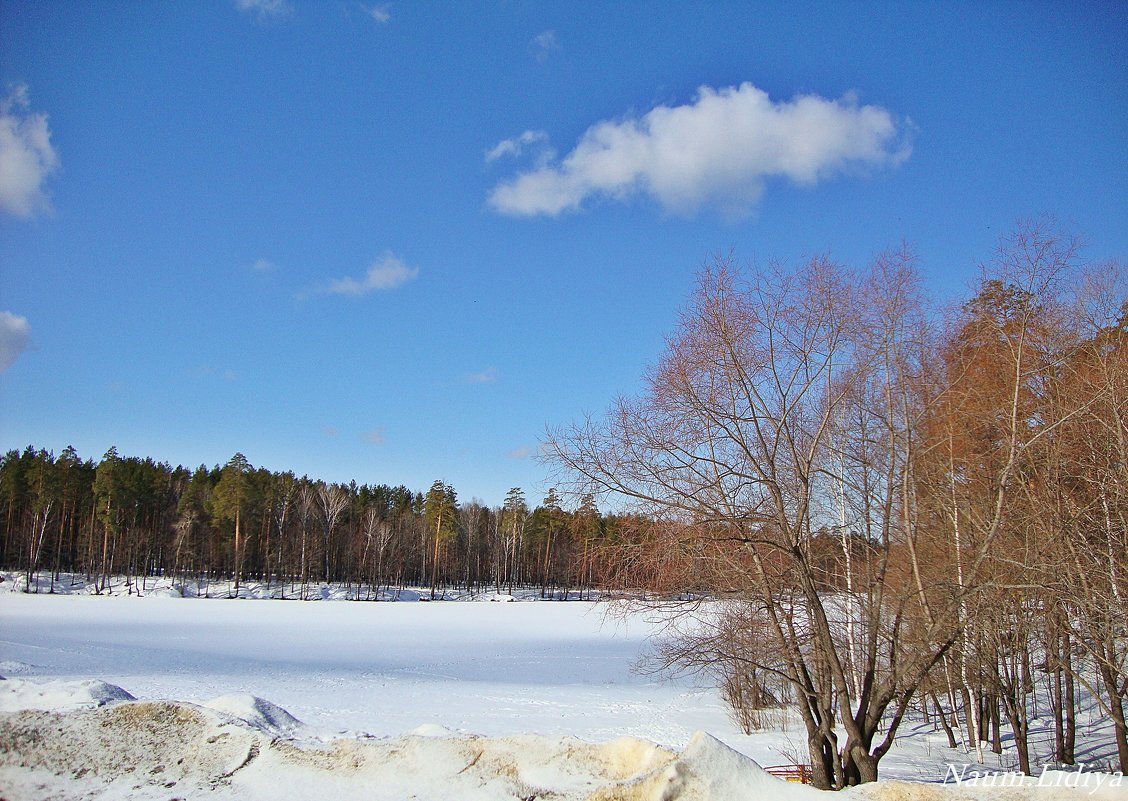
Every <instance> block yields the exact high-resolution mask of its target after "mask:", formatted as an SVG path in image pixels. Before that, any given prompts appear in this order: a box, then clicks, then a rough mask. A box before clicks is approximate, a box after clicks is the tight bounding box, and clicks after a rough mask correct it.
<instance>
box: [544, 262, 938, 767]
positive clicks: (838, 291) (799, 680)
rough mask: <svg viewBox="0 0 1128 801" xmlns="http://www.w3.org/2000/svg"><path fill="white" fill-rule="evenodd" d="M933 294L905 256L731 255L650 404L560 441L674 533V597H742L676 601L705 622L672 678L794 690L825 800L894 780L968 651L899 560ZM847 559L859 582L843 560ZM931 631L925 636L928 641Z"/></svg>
mask: <svg viewBox="0 0 1128 801" xmlns="http://www.w3.org/2000/svg"><path fill="white" fill-rule="evenodd" d="M918 291H919V290H918V288H917V280H916V277H915V273H914V270H913V267H912V256H911V254H910V253H909V252H908V251H907V250H906V249H902V250H901V251H898V252H895V253H890V254H886V255H885V256H883V257H882V258H881V259H879V260H878V261H877V262H875V264H874V265H873V268H872V270H871V271H870V272H869V274H868V275H866V276H858V275H856V274H854V273H852V272H851V271H849V270H847V269H846V268H844V267H842V266H841V265H838V264H834V263H832V262H830V261H829V260H827V259H824V258H818V259H814V260H812V261H811V262H810V263H808V264H806V265H804V266H803V267H802V268H801V269H799V270H795V271H787V270H784V269H782V268H781V267H779V266H775V265H773V267H772V268H771V269H770V270H768V271H765V272H762V273H759V274H753V275H751V276H745V275H744V274H742V273H741V272H740V271H739V270H737V269H736V268H735V267H734V266H733V265H732V264H731V262H730V261H728V260H723V259H719V260H717V261H716V263H715V264H714V265H713V266H712V267H711V268H709V269H706V270H705V271H704V272H703V273H702V275H701V277H700V283H699V287H698V290H697V292H696V295H695V297H694V299H693V302H692V304H691V305H690V307H689V308H688V310H687V311H686V312H685V313H684V314H683V315H682V318H681V321H680V324H679V326H678V330H677V331H676V333H675V334H674V335H673V336H672V337H671V338H670V340H669V344H668V349H667V352H666V353H665V355H664V356H663V357H662V359H661V360H660V362H659V363H658V365H657V366H656V367H655V368H654V369H653V370H652V371H651V372H650V374H649V375H648V376H647V389H646V391H645V393H644V394H643V395H642V396H641V397H640V398H637V399H626V398H624V399H620V400H619V401H618V402H617V403H616V404H615V406H614V407H613V408H612V409H611V411H610V413H609V414H608V416H607V417H606V418H605V419H603V420H599V421H593V420H588V421H586V422H584V423H582V424H578V425H574V426H572V427H571V428H568V429H564V430H560V431H556V432H550V436H549V443H548V448H549V452H550V456H551V458H552V459H553V460H554V461H555V462H556V463H557V464H558V465H560V466H561V467H562V468H563V474H564V476H563V477H567V478H569V479H570V481H571V484H570V486H571V488H572V489H573V490H574V491H575V492H578V493H583V492H587V491H599V492H603V493H611V494H613V495H617V496H618V497H619V499H620V500H619V502H620V503H631V504H633V505H634V506H635V508H636V509H637V510H638V511H640V512H643V513H645V514H646V515H647V516H649V517H652V518H655V519H657V520H659V521H660V525H659V527H658V528H657V529H656V533H655V535H654V536H655V537H656V540H655V542H654V543H653V547H651V548H649V553H650V554H651V558H652V559H662V560H663V561H664V562H665V566H664V567H663V569H662V570H661V571H659V572H657V573H655V574H654V575H657V576H659V581H658V586H659V588H660V589H662V590H663V591H665V593H666V594H667V597H669V596H670V595H672V594H674V593H680V594H681V595H682V596H684V595H685V594H687V593H688V594H693V593H701V592H702V591H704V592H707V593H708V594H709V595H710V597H712V598H720V599H724V603H722V604H719V605H711V606H709V607H708V612H707V613H702V612H701V608H702V607H701V603H700V602H699V601H694V602H692V603H691V604H690V605H688V606H687V605H686V604H684V603H682V604H679V605H678V607H677V608H676V609H675V613H676V616H675V618H674V620H683V621H684V620H687V619H690V618H687V617H686V616H687V615H691V616H692V618H691V619H692V620H693V622H694V625H693V626H689V627H683V628H680V629H679V630H678V634H679V636H677V637H675V638H674V640H673V645H672V646H671V648H670V649H669V650H668V651H667V652H666V654H667V657H668V658H669V660H670V662H671V663H673V664H686V663H687V662H688V663H689V664H690V666H691V667H692V666H694V665H699V664H700V662H699V661H698V659H697V657H694V658H692V659H688V658H687V657H688V656H689V655H690V654H694V653H701V652H705V653H710V654H712V655H713V657H714V659H713V662H714V663H716V662H720V663H725V662H728V663H730V664H732V665H737V666H740V668H741V670H743V671H745V673H747V672H748V671H752V670H755V671H756V672H757V673H758V674H762V675H765V676H772V677H775V678H777V679H779V680H780V681H782V682H783V684H784V685H785V686H786V687H787V688H788V690H789V692H790V694H791V695H792V697H793V698H794V699H795V701H796V703H797V704H798V709H799V712H800V715H801V716H802V718H803V721H804V724H805V726H806V730H807V744H808V750H809V752H810V756H811V761H812V763H813V767H814V776H815V783H816V785H818V786H820V787H824V788H831V787H843V786H846V785H849V784H856V783H859V782H863V781H872V780H874V779H875V778H876V777H877V767H878V762H879V761H880V759H881V758H882V756H884V754H885V753H886V752H887V751H888V750H889V747H890V746H891V745H892V742H893V738H894V736H895V735H896V732H897V728H898V725H899V723H900V720H901V717H902V716H903V714H904V713H905V711H906V709H907V707H908V704H909V701H910V699H911V697H912V693H913V690H914V689H915V688H916V686H917V685H918V684H919V683H920V681H921V680H922V679H923V677H924V676H925V675H926V674H927V672H928V670H929V669H930V668H931V667H932V665H933V664H935V663H936V662H937V661H938V660H939V659H940V658H941V656H942V655H943V654H944V652H945V650H946V649H947V648H948V647H949V646H950V644H951V642H952V639H953V637H954V630H955V629H954V625H953V619H952V615H951V613H950V610H949V609H947V608H941V607H942V603H943V602H942V601H941V599H940V598H939V597H938V596H939V593H937V592H936V591H935V590H934V588H932V587H930V586H926V585H925V584H923V583H919V584H918V585H917V590H916V592H910V593H905V592H904V591H903V587H904V586H905V584H907V583H911V576H910V575H909V573H908V572H907V569H906V568H903V567H902V566H901V563H900V562H899V561H898V560H896V559H895V557H896V556H898V555H899V554H900V553H901V552H902V551H903V550H904V548H905V543H906V540H907V539H908V540H911V539H912V538H913V537H914V536H915V534H914V533H913V531H912V525H911V523H906V520H905V513H906V501H905V494H906V491H907V487H908V486H909V484H910V482H909V480H908V473H909V468H910V464H911V461H912V459H911V455H912V449H913V429H914V425H915V423H916V421H917V419H918V418H919V416H920V415H921V413H922V404H923V402H924V400H926V399H922V396H921V393H920V390H919V387H918V386H917V384H916V378H917V376H918V374H919V373H920V372H921V370H922V364H923V363H924V362H925V361H926V360H927V358H928V355H929V354H928V353H927V350H926V348H927V344H928V342H929V338H928V336H927V332H926V330H925V328H924V320H923V318H922V316H921V314H920V304H919V300H918ZM843 548H844V549H845V554H846V555H849V557H850V558H849V560H848V566H846V565H845V562H846V561H847V560H842V561H840V560H838V559H837V558H836V557H833V556H832V555H833V554H835V553H837V554H839V555H840V556H841V555H843ZM643 561H646V560H645V558H644V560H643ZM844 566H845V567H846V573H845V575H842V569H843V567H844ZM934 596H937V597H934ZM914 618H919V619H921V620H924V621H926V622H925V623H924V624H923V625H922V626H918V627H917V628H915V629H913V630H912V639H911V640H910V629H909V627H908V625H907V624H908V622H909V621H910V620H912V619H914ZM847 621H849V625H845V624H846V622H847ZM844 631H845V632H846V633H847V634H846V636H845V637H844V636H843V632H844ZM753 632H755V633H754V635H753ZM753 645H754V647H753ZM730 672H731V671H730ZM882 727H884V736H882V737H880V738H879V737H878V734H879V730H880V729H881V728H882ZM840 732H844V733H845V742H840V740H839V734H840Z"/></svg>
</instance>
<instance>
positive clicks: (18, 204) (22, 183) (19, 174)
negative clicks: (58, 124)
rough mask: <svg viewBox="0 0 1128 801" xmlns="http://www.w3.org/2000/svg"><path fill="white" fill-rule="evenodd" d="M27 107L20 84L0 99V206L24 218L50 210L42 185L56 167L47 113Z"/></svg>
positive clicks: (56, 159)
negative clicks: (36, 111)
mask: <svg viewBox="0 0 1128 801" xmlns="http://www.w3.org/2000/svg"><path fill="white" fill-rule="evenodd" d="M30 108H31V104H30V102H29V101H28V95H27V86H26V85H24V84H17V85H16V86H14V87H12V88H11V89H10V90H9V92H8V95H7V96H6V97H5V98H4V99H2V100H0V209H2V210H4V211H6V212H8V213H9V214H12V215H15V216H16V217H23V218H25V219H27V218H30V217H34V216H35V215H36V214H40V213H44V212H49V211H50V210H51V203H50V201H49V200H48V199H47V193H46V192H45V191H44V189H43V184H44V183H45V182H46V180H47V177H48V176H49V175H51V173H53V172H55V171H56V170H58V169H59V154H58V153H57V152H56V151H55V148H54V146H52V144H51V129H50V128H49V127H47V115H46V114H42V113H33V112H32V111H31V110H30Z"/></svg>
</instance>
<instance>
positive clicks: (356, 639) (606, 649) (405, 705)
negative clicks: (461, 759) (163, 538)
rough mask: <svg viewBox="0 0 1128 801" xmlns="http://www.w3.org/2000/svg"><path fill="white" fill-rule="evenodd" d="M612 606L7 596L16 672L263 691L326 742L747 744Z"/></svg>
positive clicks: (1, 597)
mask: <svg viewBox="0 0 1128 801" xmlns="http://www.w3.org/2000/svg"><path fill="white" fill-rule="evenodd" d="M606 612H607V607H606V606H603V605H599V604H592V603H586V602H575V601H570V602H567V603H560V602H519V603H466V602H435V603H418V602H399V603H357V602H338V601H317V602H297V601H262V600H227V599H211V600H204V599H191V600H188V599H185V600H181V599H168V598H155V597H151V598H144V599H137V598H130V597H120V596H119V597H92V596H85V595H56V596H46V595H22V594H18V593H0V663H3V664H0V675H8V676H11V677H13V678H16V677H18V678H41V679H87V678H97V679H101V680H103V681H106V682H109V683H111V684H116V685H119V686H121V687H123V688H124V689H126V690H128V691H129V692H130V693H132V694H133V695H135V696H137V697H138V698H144V699H158V698H169V699H180V700H187V701H201V700H205V699H208V698H212V697H215V696H218V695H222V694H226V693H250V694H252V695H257V696H260V697H263V698H267V699H269V700H270V701H273V702H274V703H276V704H278V705H280V706H282V707H284V708H285V709H287V710H289V711H290V712H291V713H292V714H293V715H295V716H296V717H297V718H299V719H300V720H302V721H303V722H305V723H306V724H308V725H309V726H310V727H312V728H313V729H314V730H316V731H318V732H319V733H322V734H326V735H328V734H334V733H339V732H342V731H349V732H368V733H371V734H376V735H393V734H401V733H405V732H409V731H412V730H414V729H416V728H417V727H420V726H425V725H438V726H442V727H445V728H447V729H450V730H452V731H456V732H466V733H477V734H485V735H508V734H515V733H520V732H535V733H539V734H549V735H558V734H571V735H574V736H577V737H580V738H583V739H585V740H590V741H602V740H607V739H610V738H613V737H616V736H620V735H634V736H637V737H642V738H646V739H650V740H654V741H656V742H659V743H663V744H667V745H670V746H674V747H681V746H684V745H685V743H686V742H687V741H688V739H689V737H690V736H691V734H692V733H693V732H694V731H695V730H698V729H703V730H707V731H710V732H712V733H714V734H715V735H717V736H719V737H721V738H722V739H725V740H740V741H743V740H745V738H743V736H741V735H740V734H739V733H738V731H737V729H736V728H735V726H734V725H733V724H732V722H731V721H730V720H729V718H728V715H727V713H726V711H725V708H724V705H723V703H722V702H721V700H720V698H719V696H718V694H717V692H716V691H715V690H713V689H710V688H703V687H700V686H694V683H693V682H692V681H689V680H684V679H683V680H678V681H662V680H660V679H658V678H656V677H653V676H646V675H640V674H638V673H636V672H634V671H633V670H632V667H633V666H634V664H635V663H636V662H637V660H638V659H639V657H640V654H641V653H642V651H643V649H644V648H645V647H646V643H647V637H648V635H650V634H651V633H652V631H653V626H652V625H649V624H648V623H647V622H646V621H645V620H643V619H642V618H640V617H632V618H629V619H627V620H623V619H621V618H609V617H608V616H607V615H606ZM734 744H735V743H734ZM743 745H744V748H742V750H746V751H747V750H748V747H747V746H748V745H749V743H747V742H744V743H743ZM761 757H762V758H768V759H776V760H777V761H778V759H779V755H778V754H775V753H773V754H769V755H763V754H761Z"/></svg>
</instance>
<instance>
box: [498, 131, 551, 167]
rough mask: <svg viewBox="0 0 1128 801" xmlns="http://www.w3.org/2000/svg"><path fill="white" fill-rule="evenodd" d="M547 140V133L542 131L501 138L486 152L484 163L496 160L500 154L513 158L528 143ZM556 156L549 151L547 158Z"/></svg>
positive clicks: (536, 143)
mask: <svg viewBox="0 0 1128 801" xmlns="http://www.w3.org/2000/svg"><path fill="white" fill-rule="evenodd" d="M547 142H548V134H547V133H545V132H544V131H525V132H524V133H523V134H521V135H520V136H514V137H513V138H512V139H502V140H501V141H500V142H498V143H497V144H496V145H494V146H493V147H492V148H491V149H490V151H489V152H488V153H486V163H487V164H489V163H490V162H494V161H497V160H498V159H499V158H501V157H502V156H512V157H514V158H516V157H518V156H520V155H521V154H522V153H523V152H524V151H525V148H527V147H529V146H530V145H539V144H541V143H547ZM555 157H556V154H555V153H551V154H550V155H549V156H548V159H549V160H551V159H553V158H555Z"/></svg>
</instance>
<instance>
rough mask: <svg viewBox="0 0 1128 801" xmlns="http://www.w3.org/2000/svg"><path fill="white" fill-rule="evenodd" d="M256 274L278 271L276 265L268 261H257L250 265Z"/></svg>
mask: <svg viewBox="0 0 1128 801" xmlns="http://www.w3.org/2000/svg"><path fill="white" fill-rule="evenodd" d="M251 269H252V270H254V271H255V272H256V273H269V272H272V271H274V270H277V269H278V265H277V264H275V263H274V262H272V261H270V260H268V259H259V260H258V261H256V262H255V263H254V264H252V265H251Z"/></svg>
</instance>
